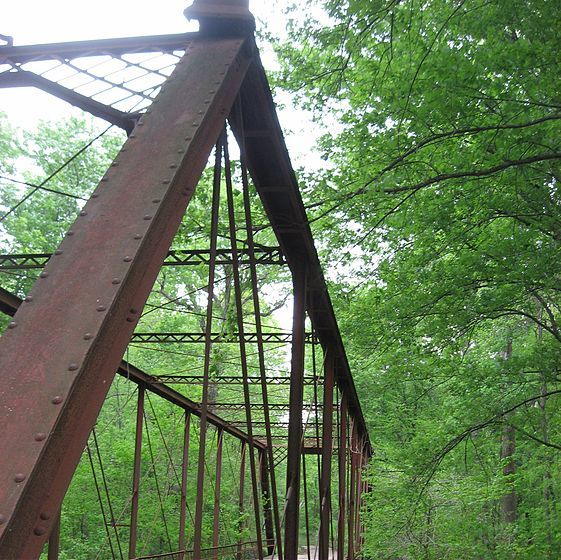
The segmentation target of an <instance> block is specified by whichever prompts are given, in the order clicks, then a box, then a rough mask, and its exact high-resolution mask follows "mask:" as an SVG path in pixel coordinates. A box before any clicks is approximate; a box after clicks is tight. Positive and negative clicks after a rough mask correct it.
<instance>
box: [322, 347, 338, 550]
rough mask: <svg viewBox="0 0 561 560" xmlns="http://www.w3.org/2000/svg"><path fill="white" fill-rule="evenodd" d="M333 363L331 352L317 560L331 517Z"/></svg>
mask: <svg viewBox="0 0 561 560" xmlns="http://www.w3.org/2000/svg"><path fill="white" fill-rule="evenodd" d="M334 377H335V363H334V360H333V357H332V356H331V354H329V353H328V354H327V356H326V359H325V383H324V384H323V433H322V438H321V447H322V454H321V478H320V493H319V494H320V526H319V560H328V557H329V536H330V532H329V530H330V517H331V459H332V457H331V456H332V449H333V384H334Z"/></svg>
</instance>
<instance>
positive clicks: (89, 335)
mask: <svg viewBox="0 0 561 560" xmlns="http://www.w3.org/2000/svg"><path fill="white" fill-rule="evenodd" d="M83 338H84V340H91V339H92V338H93V334H92V333H90V332H87V333H86V334H85V335H84V337H83Z"/></svg>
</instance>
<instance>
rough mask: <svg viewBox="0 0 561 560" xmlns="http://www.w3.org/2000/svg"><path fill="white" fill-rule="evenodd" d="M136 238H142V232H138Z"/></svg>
mask: <svg viewBox="0 0 561 560" xmlns="http://www.w3.org/2000/svg"><path fill="white" fill-rule="evenodd" d="M134 238H135V239H142V235H140V233H137V234H136V235H135V236H134Z"/></svg>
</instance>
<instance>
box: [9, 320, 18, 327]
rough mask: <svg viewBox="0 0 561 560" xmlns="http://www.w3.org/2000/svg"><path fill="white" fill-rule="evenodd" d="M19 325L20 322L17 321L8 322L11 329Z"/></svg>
mask: <svg viewBox="0 0 561 560" xmlns="http://www.w3.org/2000/svg"><path fill="white" fill-rule="evenodd" d="M17 326H18V324H17V323H16V322H15V321H10V322H9V323H8V328H9V329H15V328H16V327H17Z"/></svg>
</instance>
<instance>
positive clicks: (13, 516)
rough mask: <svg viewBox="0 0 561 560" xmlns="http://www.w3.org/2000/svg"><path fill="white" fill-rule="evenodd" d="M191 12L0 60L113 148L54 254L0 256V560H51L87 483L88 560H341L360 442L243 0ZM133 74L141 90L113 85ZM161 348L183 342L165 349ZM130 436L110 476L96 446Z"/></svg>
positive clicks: (364, 449)
mask: <svg viewBox="0 0 561 560" xmlns="http://www.w3.org/2000/svg"><path fill="white" fill-rule="evenodd" d="M189 15H190V16H192V17H197V18H198V19H199V21H200V25H201V31H200V32H198V33H195V34H188V35H180V36H177V35H175V36H171V37H149V38H133V39H126V40H118V39H116V40H110V41H103V42H98V41H94V42H87V43H72V44H67V45H64V44H60V45H51V46H45V45H39V46H28V47H5V48H0V64H1V65H2V66H0V86H4V87H13V86H14V85H16V86H19V85H23V84H27V85H29V84H32V85H33V86H34V87H39V88H41V89H44V90H45V91H48V92H50V93H52V94H54V95H58V96H60V97H62V98H63V99H65V100H67V101H69V102H71V103H73V104H75V105H77V106H79V107H81V108H82V109H84V110H87V111H90V112H92V113H93V114H94V115H96V116H98V117H101V118H104V119H106V120H108V121H109V122H111V123H113V124H116V125H118V126H121V127H122V128H124V129H125V130H126V131H127V132H128V133H129V136H128V139H127V141H126V142H125V143H124V145H123V147H122V149H121V151H120V152H119V154H118V155H117V157H116V158H115V160H114V162H113V164H112V165H111V167H110V168H109V169H108V171H107V173H106V174H105V176H104V177H102V178H101V180H100V183H99V186H98V187H97V188H96V189H95V190H94V192H92V193H91V195H90V198H89V200H88V201H87V203H86V204H85V206H83V207H82V208H80V209H79V211H78V214H79V215H78V217H77V219H76V222H75V223H74V224H73V225H72V226H71V227H70V229H69V230H68V231H67V232H66V233H65V234H64V238H63V241H62V243H61V245H60V246H59V247H52V249H51V250H49V252H47V253H42V254H21V253H20V254H12V255H3V256H2V257H1V258H0V275H2V274H6V273H8V272H10V273H13V272H14V271H15V272H17V273H18V279H21V283H20V284H18V286H20V293H19V295H20V296H22V298H23V303H21V305H20V301H19V300H18V298H17V296H15V295H14V294H11V293H9V292H6V291H2V292H1V293H0V307H1V309H2V311H4V312H7V313H8V314H9V315H13V318H12V319H11V321H10V322H9V323H8V325H7V330H6V332H5V334H4V335H3V337H2V339H1V341H0V347H1V348H0V371H1V372H2V374H1V375H2V381H3V383H2V386H1V388H0V418H1V421H2V425H3V426H6V428H5V429H4V430H2V432H1V433H0V557H2V558H17V559H21V558H36V557H38V556H39V555H40V553H41V551H42V550H43V547H44V545H45V543H46V542H47V541H48V543H49V544H48V545H47V546H48V554H49V556H50V558H57V557H58V551H59V549H61V550H63V551H64V550H65V546H67V545H68V543H65V538H64V537H65V535H68V531H67V530H66V531H67V532H66V533H65V528H66V527H67V526H69V525H70V526H71V525H72V523H73V522H74V520H72V519H71V518H69V517H68V515H67V510H66V509H65V503H69V502H70V501H71V500H73V499H76V498H75V493H74V490H75V484H77V482H76V481H77V479H76V476H78V475H76V476H74V480H73V475H74V474H75V473H79V475H80V477H79V480H82V478H83V475H84V473H85V472H87V473H89V480H90V481H91V484H92V492H93V494H92V495H93V500H92V503H91V504H90V507H91V508H93V507H96V508H99V516H100V520H101V521H100V524H99V526H100V527H102V528H103V533H100V534H99V535H98V538H97V540H96V541H95V542H94V541H93V540H91V539H90V540H89V541H88V547H89V548H90V549H91V550H94V549H95V550H96V551H99V554H101V555H102V556H100V557H112V558H124V557H128V558H187V557H189V558H194V559H199V558H205V557H212V558H218V557H219V556H220V557H225V556H235V557H236V558H241V556H242V555H243V556H244V557H247V556H248V555H253V557H256V558H263V557H264V556H267V555H274V556H276V557H279V558H283V557H284V558H287V559H293V558H296V557H297V555H298V553H299V551H300V545H302V546H303V547H304V548H305V549H306V550H307V551H308V554H310V553H311V552H310V551H313V549H314V547H316V546H317V547H318V552H319V558H320V559H325V558H327V557H328V556H329V555H330V554H331V552H330V551H337V555H338V557H339V558H342V557H343V556H348V557H349V558H354V557H356V555H357V554H358V551H359V548H360V544H361V521H360V515H359V513H360V509H361V496H362V493H363V492H364V491H365V489H366V482H365V480H364V478H363V471H364V467H365V465H366V463H367V461H368V458H369V456H370V454H371V449H370V443H369V440H368V433H367V430H366V425H365V422H364V419H363V416H362V413H361V409H360V403H359V400H358V397H357V394H356V391H355V388H354V384H353V381H352V376H351V373H350V369H349V365H348V362H347V359H346V356H345V351H344V348H343V344H342V341H341V336H340V333H339V330H338V327H337V323H336V320H335V315H334V312H333V308H332V306H331V302H330V299H329V295H328V293H327V289H326V284H325V280H324V277H323V274H322V271H321V267H320V264H319V259H318V256H317V253H316V250H315V247H314V244H313V239H312V235H311V231H310V228H309V225H308V223H307V218H306V213H305V211H304V206H303V203H302V199H301V197H300V194H299V191H298V185H297V182H296V178H295V175H294V172H293V170H292V166H291V164H290V160H289V157H288V153H287V151H286V147H285V144H284V139H283V136H282V133H281V130H280V126H279V123H278V120H277V117H276V113H275V110H274V104H273V100H272V96H271V92H270V90H269V87H268V85H267V80H266V77H265V73H264V71H263V68H262V65H261V63H260V60H259V55H258V53H257V50H256V47H255V42H254V39H253V19H252V17H251V15H250V13H249V11H248V10H247V2H243V1H239V0H238V1H235V0H230V1H229V2H228V1H226V0H222V2H217V1H214V2H213V1H211V0H206V1H203V0H199V1H198V2H195V4H194V5H193V7H192V8H191V11H190V12H189ZM146 53H149V54H150V56H152V55H153V56H154V66H150V64H149V63H148V62H147V61H148V60H149V59H148V58H142V57H146V56H148V55H147V54H146ZM133 55H134V56H133ZM156 55H158V56H156ZM160 55H161V56H162V57H164V58H163V59H162V58H160V57H159V56H160ZM164 55H165V56H164ZM96 57H106V58H107V57H108V59H111V60H114V61H115V63H116V64H117V65H116V66H114V68H115V69H116V70H113V67H112V66H111V65H110V64H106V63H108V62H110V60H106V59H105V58H104V59H103V61H101V59H100V60H99V61H93V59H95V58H96ZM135 57H136V58H135ZM92 61H93V62H92ZM156 61H157V63H156ZM97 62H99V65H98V66H95V64H97ZM51 63H52V66H49V64H51ZM55 63H56V65H55ZM104 64H106V66H104ZM123 65H124V66H123ZM45 68H47V70H45ZM129 69H133V70H135V72H137V74H138V73H139V72H141V73H142V75H140V74H138V76H137V77H136V78H133V77H132V74H131V77H128V76H129V75H128V74H127V77H126V79H125V78H121V77H119V78H115V76H116V75H117V74H118V72H128V70H129ZM68 72H73V74H68ZM29 73H31V74H34V76H36V77H33V76H30V75H29ZM152 73H153V74H155V77H154V79H153V80H152V78H150V80H151V81H150V80H148V81H143V79H144V78H146V77H147V76H148V77H150V76H151V74H152ZM17 76H23V77H17ZM84 76H85V78H83V77H84ZM82 78H83V79H84V80H90V81H89V82H87V81H86V82H83V83H82V82H81V81H80V80H82ZM72 80H76V81H72ZM45 81H48V82H49V83H45ZM98 82H100V83H102V84H103V87H106V88H107V89H106V90H101V89H100V90H99V91H97V90H95V89H93V88H94V85H96V84H97V83H98ZM88 84H91V86H90V87H91V88H92V89H91V90H88V89H87V88H86V86H87V85H88ZM146 84H149V85H146ZM96 87H97V86H96ZM185 92H188V95H185ZM72 93H74V94H75V95H72ZM102 94H103V95H107V97H102ZM112 96H114V97H112ZM119 96H121V97H119ZM88 100H89V101H88ZM115 111H118V113H116V112H115ZM234 142H236V143H237V144H238V149H239V154H240V155H239V160H236V161H234V158H232V157H231V156H230V152H231V151H232V149H231V146H232V144H233V143H234ZM209 156H211V160H210V165H208V166H207V161H208V160H209ZM205 167H206V171H205ZM201 177H202V178H201ZM197 184H198V186H197ZM195 187H196V190H195ZM33 192H35V191H33ZM32 202H33V199H32V198H31V199H30V200H29V203H32ZM14 212H17V208H16V209H14ZM256 220H258V221H256ZM200 222H204V223H200ZM195 223H196V224H198V225H197V227H198V229H199V233H201V232H202V237H201V236H199V237H196V236H194V235H193V233H192V232H193V231H194V229H195V228H194V225H195ZM191 244H192V246H190V245H191ZM179 254H180V255H181V256H180V257H179V258H176V256H177V255H179ZM264 256H265V258H263V257H264ZM192 259H194V263H193V260H192ZM178 260H179V261H180V262H177V261H178ZM164 264H165V265H166V266H165V268H162V266H163V265H164ZM185 264H190V265H192V266H188V267H186V266H183V265H185ZM270 264H274V265H276V266H275V267H274V268H275V269H277V268H279V269H280V272H277V273H276V274H280V275H281V278H282V279H283V282H284V284H285V285H286V284H290V285H291V293H292V299H293V309H292V313H291V315H292V326H291V327H289V329H288V330H289V331H290V332H287V329H285V327H284V326H283V327H282V328H280V327H279V326H278V325H276V324H275V322H274V320H273V319H272V316H271V311H272V310H273V308H274V307H275V303H274V302H273V301H272V299H271V298H272V297H273V296H272V295H271V294H270V293H269V294H266V293H263V292H264V290H263V288H264V287H266V286H267V282H269V283H270V284H271V285H274V286H275V290H276V292H279V291H282V290H281V289H280V287H279V286H280V285H281V284H282V282H281V284H279V283H278V281H277V284H272V283H271V280H270V279H269V277H268V274H269V273H268V272H267V271H268V270H270V268H271V267H270V266H269V265H270ZM277 265H278V266H277ZM10 267H11V268H10ZM175 267H177V268H175ZM26 274H27V275H30V277H31V278H36V282H35V284H34V285H33V287H32V288H31V289H30V290H28V289H24V287H25V286H27V284H26V280H25V276H24V275H26ZM282 274H284V277H282ZM20 275H21V276H20ZM170 275H171V278H172V279H171V280H170ZM170 285H173V286H174V287H175V288H176V289H177V291H176V293H171V294H170V293H168V291H167V288H168V286H170ZM275 295H278V294H276V293H275ZM16 309H17V311H16ZM182 321H184V322H183V323H181V326H182V327H183V328H182V329H180V330H175V329H174V330H170V329H169V325H170V324H172V323H175V324H179V323H180V322H182ZM175 324H173V325H172V326H175ZM160 325H168V329H165V330H160V331H157V330H153V327H154V326H160ZM184 325H187V326H188V327H189V328H185V326H184ZM194 327H196V328H197V329H198V330H195V329H194ZM146 334H149V335H150V337H151V338H149V340H150V342H146V339H144V342H143V341H142V340H143V336H145V335H146ZM178 336H181V337H186V339H188V340H190V341H193V340H194V341H195V342H192V344H191V345H189V346H183V345H178V346H180V348H176V346H175V345H176V344H177V340H176V338H177V337H178ZM152 337H153V338H152ZM268 337H269V338H268ZM267 341H268V342H269V344H265V343H266V342H267ZM307 341H310V342H315V344H306V342H307ZM123 357H124V358H125V361H123ZM131 357H132V358H131ZM135 362H139V363H142V364H145V367H146V366H149V368H150V371H148V372H145V371H144V369H145V368H140V367H139V366H138V365H137V363H135ZM133 364H134V365H133ZM115 373H118V374H119V375H118V377H117V378H116V379H115V380H113V378H114V376H115ZM111 385H113V386H111ZM131 387H132V388H134V390H132V389H131ZM128 428H131V429H130V430H129V433H128V436H127V437H128V438H129V442H130V443H129V444H128V445H129V449H130V457H129V458H130V461H128V462H127V461H123V464H122V469H121V470H120V471H114V470H113V471H112V472H113V475H114V476H115V477H116V478H118V479H119V480H116V479H113V478H112V477H109V476H107V469H108V465H112V467H113V466H114V465H115V457H114V453H115V450H114V449H113V448H112V447H111V446H109V447H107V448H104V443H105V442H107V441H109V442H110V441H112V440H111V439H110V438H108V436H106V434H108V433H109V434H113V437H116V438H117V439H118V441H121V440H122V439H123V438H125V432H126V430H127V429H128ZM106 438H107V439H106ZM84 450H85V451H84ZM310 455H311V456H312V457H309V456H310ZM119 466H121V463H119ZM117 473H118V476H117ZM124 480H126V481H127V482H126V483H124V482H123V481H124ZM125 486H126V491H125V490H124V487H125ZM225 488H229V490H230V492H229V494H228V496H226V495H225V491H226V490H225ZM232 489H233V491H234V492H233V495H234V496H235V499H233V500H232ZM65 494H66V498H65ZM147 495H150V496H154V497H155V502H156V504H157V506H155V507H153V508H152V509H153V511H154V517H153V518H151V519H146V518H145V512H146V510H147V508H148V503H147V502H146V496H147ZM301 503H302V504H303V506H304V507H303V509H302V511H300V509H301V508H300V504H301ZM61 506H62V511H61ZM154 531H156V532H159V533H160V538H155V537H152V536H151V535H152V534H153V533H154ZM103 555H105V556H103Z"/></svg>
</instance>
